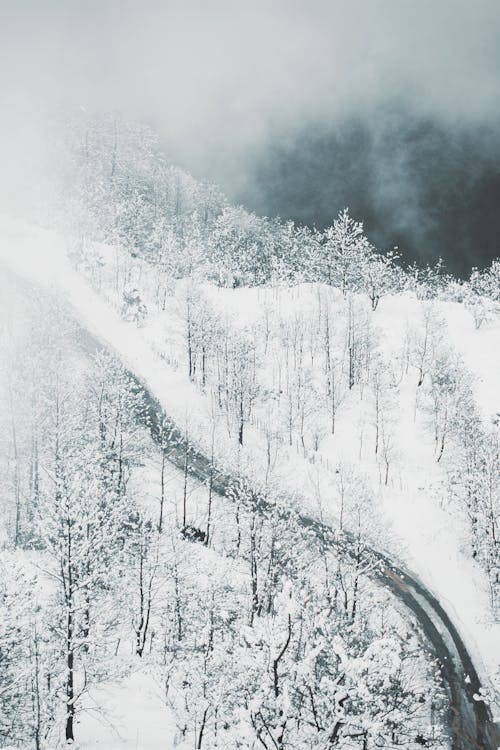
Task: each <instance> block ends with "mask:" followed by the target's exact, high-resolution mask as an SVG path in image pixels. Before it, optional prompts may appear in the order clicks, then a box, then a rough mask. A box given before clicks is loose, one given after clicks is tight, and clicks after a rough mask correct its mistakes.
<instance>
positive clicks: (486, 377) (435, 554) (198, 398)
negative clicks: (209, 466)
mask: <svg viewBox="0 0 500 750" xmlns="http://www.w3.org/2000/svg"><path fill="white" fill-rule="evenodd" d="M66 244H67V243H66V241H65V239H64V238H63V237H62V236H61V235H58V234H56V233H54V232H51V231H48V230H43V229H39V228H35V227H30V226H26V225H23V224H22V223H18V222H12V221H10V220H7V219H4V220H3V221H2V222H1V225H0V263H1V264H4V265H5V266H7V267H9V268H10V269H11V270H12V271H14V272H15V273H17V274H19V275H21V276H23V277H24V278H26V279H28V280H30V281H32V282H33V283H36V284H43V285H45V286H47V287H49V288H51V289H54V290H56V291H58V292H60V293H62V294H63V295H64V296H65V297H66V298H67V300H68V301H69V302H70V303H71V305H72V307H73V308H74V310H75V311H76V314H77V316H78V318H79V319H80V321H81V323H82V325H83V326H85V327H87V328H88V329H89V330H90V331H92V332H93V333H94V334H95V335H96V336H97V337H98V338H99V339H100V340H102V341H103V342H104V343H106V344H107V345H109V346H110V347H111V348H112V349H114V350H115V351H116V353H117V354H118V355H119V356H120V358H121V359H122V360H123V362H124V363H125V364H126V365H127V367H128V368H130V370H131V371H133V372H134V373H135V374H136V375H137V376H138V377H139V378H141V379H142V380H143V381H144V382H145V383H147V385H148V387H149V389H150V390H151V392H152V393H153V394H154V395H155V396H156V397H157V398H158V399H159V401H160V402H161V404H162V405H163V406H164V408H165V411H166V412H167V413H168V414H169V415H171V416H172V417H173V418H174V420H176V421H177V423H178V424H179V426H180V427H181V428H183V429H187V430H188V431H189V433H190V435H194V436H195V439H197V440H198V441H199V443H200V444H202V445H203V444H204V445H205V446H207V445H208V443H209V439H210V435H209V432H210V430H209V416H210V412H211V402H210V398H209V397H208V396H207V395H204V394H203V393H202V392H201V391H200V390H199V389H198V388H197V387H196V386H195V385H194V384H193V383H192V382H190V381H189V379H188V377H187V374H185V367H183V366H182V365H183V361H184V359H185V352H184V351H183V344H182V330H183V321H182V316H181V313H180V308H181V304H180V299H181V298H182V282H179V283H178V285H177V286H178V288H177V290H174V293H173V295H172V297H171V298H170V299H169V300H168V303H167V306H166V310H165V312H162V313H160V314H156V315H155V314H151V315H150V316H149V317H148V318H147V320H146V322H145V324H144V325H142V326H140V327H139V326H137V325H136V324H135V323H131V322H125V321H124V320H122V319H121V317H120V315H119V313H118V311H117V301H116V300H114V299H113V297H112V294H111V293H108V296H107V297H106V296H105V295H103V294H98V293H97V292H96V291H94V289H93V288H92V287H91V286H90V284H89V283H88V282H87V281H86V280H85V279H84V277H83V276H82V275H80V274H79V273H78V272H77V271H76V270H75V269H74V268H73V267H72V265H71V264H70V262H69V260H68V259H67V256H66ZM100 251H101V252H102V255H103V257H104V259H105V261H107V262H109V263H111V258H112V256H113V254H114V250H113V249H110V248H102V247H101V248H100ZM203 291H204V294H205V296H206V298H207V299H209V300H210V303H211V304H212V305H213V306H214V307H216V308H217V309H218V310H220V312H221V314H222V315H223V316H225V318H226V319H227V320H228V321H230V325H233V326H234V327H235V329H237V328H238V327H240V328H242V327H244V326H245V325H252V324H253V323H255V322H256V321H257V320H258V319H259V318H261V317H262V315H263V313H264V311H265V310H266V309H272V310H273V312H274V313H276V312H278V311H279V314H280V316H282V317H284V318H286V317H287V316H292V317H293V316H294V315H296V314H299V313H300V314H306V313H307V311H308V310H310V309H311V308H312V306H313V304H314V297H315V293H316V292H315V290H314V289H313V288H312V287H311V286H309V285H302V286H298V287H294V288H291V289H280V290H276V289H268V288H266V289H264V288H252V289H248V288H242V289H235V290H232V289H231V290H229V289H219V288H216V287H211V286H209V285H206V284H205V285H204V286H203ZM434 304H435V309H436V311H437V313H438V314H439V315H440V316H441V317H442V318H443V320H444V321H445V323H446V328H445V332H444V335H445V338H446V339H447V340H448V342H449V343H450V344H451V346H452V347H453V348H454V349H455V350H456V351H457V352H458V353H459V354H460V355H461V357H462V359H463V361H464V363H465V365H466V367H467V369H468V370H469V371H470V372H471V373H472V375H473V378H474V382H473V390H474V395H475V398H476V401H477V404H478V406H479V408H480V410H481V412H482V414H483V416H484V419H485V420H486V421H487V420H489V419H490V418H491V416H492V415H493V414H495V413H497V412H498V411H499V409H500V404H499V397H498V394H499V388H498V380H499V373H500V317H499V316H497V317H496V319H494V320H493V321H491V322H489V323H488V324H485V325H484V326H483V327H481V328H480V329H479V330H476V329H475V327H474V322H473V319H472V316H471V315H470V313H469V312H468V311H467V310H466V309H465V308H464V307H463V305H461V304H458V303H453V302H435V303H434ZM421 314H422V302H420V301H419V300H417V299H416V298H415V297H414V296H413V295H411V294H400V295H396V296H388V297H385V298H383V299H382V300H381V301H380V305H379V308H378V309H377V310H376V311H375V313H373V318H372V320H373V325H374V326H375V327H376V329H377V331H378V336H379V337H380V350H381V351H382V352H383V353H384V356H386V357H390V356H391V352H395V351H396V350H399V349H400V348H401V344H402V341H403V338H404V336H405V331H406V330H407V328H408V326H410V325H411V326H415V325H418V321H419V320H420V318H421ZM162 353H163V355H166V357H167V358H165V356H164V357H162V356H160V355H161V354H162ZM168 360H170V362H173V364H169V361H168ZM413 376H414V373H411V374H410V375H409V376H408V377H405V378H403V379H402V381H401V384H400V387H399V392H398V393H399V395H398V409H397V418H396V419H395V433H394V449H393V456H394V457H393V466H392V468H391V480H390V482H389V483H388V485H387V486H385V485H384V483H383V482H381V481H380V465H379V463H377V461H376V460H375V459H374V458H373V457H372V456H371V453H369V452H368V450H367V448H366V445H364V444H363V437H361V438H360V434H361V436H362V435H363V424H364V420H365V421H366V415H364V413H363V410H362V409H361V407H360V404H358V403H354V402H352V403H349V402H347V403H346V404H345V405H344V406H343V408H342V410H341V411H340V412H339V415H338V427H337V429H336V434H335V435H327V436H325V438H324V439H323V440H322V442H321V446H320V449H319V456H320V458H318V460H317V461H316V462H315V463H314V465H313V464H311V462H310V461H309V460H308V459H307V458H306V457H304V456H303V455H302V454H301V453H300V451H299V452H297V451H296V450H295V448H294V447H292V448H290V449H287V450H286V451H283V455H282V456H281V458H280V463H279V466H278V467H277V469H276V472H277V477H278V479H279V480H280V482H282V485H283V488H284V489H286V490H288V491H289V492H290V493H291V494H293V493H294V492H298V493H299V494H300V496H301V497H302V498H305V502H307V503H308V504H309V510H310V512H311V513H312V514H313V513H316V512H318V492H319V494H320V496H321V502H322V507H321V511H322V513H324V515H325V518H327V519H330V520H331V521H332V523H335V521H336V519H337V518H338V507H337V506H336V501H335V500H334V499H332V498H333V497H334V492H333V488H334V483H335V474H334V472H332V471H330V469H331V468H332V467H334V466H335V465H336V463H337V462H339V461H343V462H348V463H352V464H359V463H360V458H361V459H362V462H363V471H364V473H365V474H366V476H367V481H368V482H369V483H370V485H371V486H372V488H373V492H374V495H375V498H376V504H375V509H376V518H375V517H374V519H373V521H374V523H373V526H374V530H373V543H374V544H375V543H376V544H377V545H378V546H379V547H384V548H385V549H386V550H387V552H388V553H389V554H391V555H392V556H393V557H394V559H395V560H397V561H400V562H401V563H402V564H403V565H406V566H407V567H408V569H410V570H412V571H413V572H415V573H416V574H417V575H418V576H419V577H420V578H421V580H422V582H423V583H424V584H425V586H426V587H427V588H428V589H429V590H430V591H431V592H433V593H434V594H435V596H436V597H437V598H438V600H439V601H440V603H441V604H442V605H443V607H444V608H445V610H446V611H447V612H448V614H449V615H450V617H451V619H452V621H453V622H454V623H455V624H456V626H457V628H458V630H459V631H460V634H461V635H462V637H463V639H464V641H465V643H466V645H467V647H468V649H469V650H470V653H471V654H472V656H473V659H474V660H475V663H476V667H477V669H478V672H479V673H480V675H481V676H482V679H483V680H484V685H485V686H487V685H488V682H489V680H490V679H493V678H494V675H495V673H497V671H498V669H499V665H500V650H499V649H498V644H499V643H500V624H495V623H494V622H493V620H492V616H491V607H490V603H489V595H488V588H487V582H486V578H485V575H484V574H483V572H482V570H481V568H480V567H479V565H478V564H477V563H475V562H474V561H473V560H472V558H471V556H470V553H469V551H468V549H467V539H466V536H467V529H466V525H465V520H464V518H463V517H462V516H461V514H460V513H459V512H458V510H457V508H456V507H455V506H454V505H453V504H452V503H451V502H450V501H449V500H448V499H447V493H446V487H445V484H446V475H445V469H444V467H443V465H442V464H441V463H437V462H436V460H435V456H434V446H433V437H432V435H431V432H430V430H429V428H428V426H427V425H426V423H425V420H423V419H421V418H418V417H417V419H415V398H416V387H415V386H416V378H415V377H413ZM369 429H370V428H369V425H368V426H367V427H366V431H369ZM216 445H217V452H218V457H219V458H220V459H221V460H228V457H230V460H234V455H235V454H234V446H233V445H232V444H230V442H229V441H228V438H227V436H225V435H224V431H223V429H222V428H221V431H220V435H218V438H217V441H216ZM237 460H238V461H239V462H240V464H243V465H244V466H245V467H250V466H254V468H255V471H256V473H257V474H258V472H259V471H262V466H263V455H262V450H261V447H260V442H259V425H258V420H257V421H256V423H255V424H254V425H253V426H251V427H250V428H249V429H248V431H247V444H246V446H245V448H244V450H240V451H239V453H238V459H237ZM259 467H260V469H259ZM314 487H316V488H319V489H318V490H317V493H316V496H315V492H314ZM155 690H156V688H155V687H154V685H153V683H152V682H151V681H150V680H149V678H147V677H145V676H144V675H141V674H136V675H134V676H133V677H131V678H130V679H129V680H127V682H126V684H125V685H120V686H109V688H107V689H105V688H102V690H101V692H100V695H99V696H97V695H96V696H95V698H96V701H99V700H100V699H101V698H102V699H103V701H104V702H105V703H106V704H107V705H109V707H110V714H111V715H114V716H116V724H115V723H114V722H113V724H114V725H115V726H112V724H106V723H101V722H100V721H99V718H98V717H96V718H92V719H89V718H85V719H84V723H83V724H82V731H81V737H82V740H81V743H80V746H81V748H82V750H84V749H85V750H97V749H98V748H106V750H118V748H121V749H125V748H126V749H127V750H128V749H129V748H130V750H132V749H133V748H141V747H144V748H147V749H148V750H156V748H158V750H159V749H160V747H161V748H162V750H168V748H169V747H170V745H168V744H165V737H167V736H169V737H172V736H173V729H172V724H171V721H170V719H169V716H168V713H167V712H166V711H165V707H164V706H162V707H161V711H160V709H159V706H160V704H161V701H160V700H159V698H158V696H157V694H156V693H155ZM116 727H118V728H119V729H116ZM160 738H161V739H160Z"/></svg>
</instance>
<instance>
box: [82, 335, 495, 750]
mask: <svg viewBox="0 0 500 750" xmlns="http://www.w3.org/2000/svg"><path fill="white" fill-rule="evenodd" d="M82 335H83V339H84V345H85V348H86V349H87V350H88V351H90V352H92V351H95V350H97V349H102V348H103V346H104V345H103V344H102V343H101V342H99V341H98V340H97V339H96V338H95V337H94V336H93V335H92V334H91V333H89V332H88V331H83V332H82ZM129 374H130V377H131V378H132V379H133V380H134V381H135V383H136V384H137V387H138V389H141V390H142V391H143V392H144V395H145V401H146V410H145V413H144V422H145V425H146V426H147V427H148V428H149V429H150V431H151V435H152V437H153V439H154V440H155V441H157V442H159V440H160V429H159V428H160V425H163V429H165V426H167V429H168V432H169V434H170V441H169V448H168V451H167V455H168V459H169V461H170V462H171V463H172V464H174V465H175V466H176V467H178V468H179V469H181V470H184V462H185V457H186V439H185V437H184V435H183V434H182V432H181V431H180V430H179V429H178V428H177V426H176V425H175V424H174V423H173V422H172V421H171V420H170V419H169V418H168V415H166V414H165V413H164V411H163V409H162V407H161V404H160V403H159V401H158V400H157V399H156V398H155V397H154V396H153V395H152V394H151V392H150V390H149V389H148V388H147V386H146V385H145V384H144V383H143V382H142V381H141V380H140V379H139V378H137V376H136V375H135V374H134V373H132V372H129ZM210 466H211V462H210V459H209V458H208V457H207V456H205V455H204V454H203V453H201V452H200V451H199V450H197V449H196V448H193V446H192V445H190V449H189V472H190V474H191V476H192V477H193V478H195V479H197V480H199V481H200V482H206V481H207V480H208V478H209V476H210ZM233 484H234V478H233V477H231V476H230V475H228V474H224V473H221V472H217V474H216V476H214V478H213V483H212V488H213V491H214V492H215V493H217V494H218V495H220V496H222V497H226V498H227V497H228V493H227V490H228V489H229V488H230V487H231V486H232V485H233ZM229 496H230V495H229ZM252 502H253V503H254V505H255V507H257V509H259V510H260V511H262V513H270V512H276V506H275V505H273V504H271V503H269V502H267V501H266V500H264V499H263V498H262V497H260V496H259V497H256V498H254V499H253V501H252ZM278 513H279V515H281V516H282V518H283V521H284V522H285V521H286V520H287V518H289V517H290V516H291V512H290V511H288V510H286V507H282V508H280V509H279V511H278ZM293 519H294V521H295V522H296V523H298V524H299V526H301V527H302V528H304V529H307V531H308V532H309V533H311V532H312V533H314V534H315V536H316V537H317V538H318V539H321V541H322V542H323V543H324V544H331V545H335V546H338V545H339V544H340V545H343V546H344V549H345V551H346V552H347V553H350V552H353V550H354V546H355V545H354V539H353V537H351V536H350V535H349V534H348V533H343V534H342V535H341V536H339V534H338V533H337V532H335V531H334V530H333V529H332V528H331V527H329V526H327V525H326V524H323V523H321V522H320V521H318V520H316V519H314V518H312V517H310V516H307V515H304V514H295V513H294V514H293ZM364 555H365V557H366V563H367V569H368V571H369V572H368V575H370V576H371V577H372V578H373V579H374V580H376V581H377V583H378V584H380V585H382V586H384V587H385V588H387V589H389V590H390V591H391V593H392V594H393V595H394V596H395V597H396V598H397V599H399V600H400V601H401V602H402V603H403V604H404V605H405V607H406V608H407V609H408V610H410V611H411V613H412V615H413V617H414V619H415V621H416V622H417V623H418V624H419V626H420V628H421V629H422V631H423V633H424V634H425V636H426V638H427V639H428V642H429V643H430V645H431V646H432V649H433V651H434V653H435V656H436V658H437V660H438V662H439V664H440V667H441V674H442V679H443V682H444V685H445V686H446V688H447V690H448V694H449V700H450V704H449V710H448V724H449V731H450V736H451V741H452V748H453V750H498V748H500V730H499V728H498V726H497V725H496V724H495V723H494V722H493V720H492V717H491V714H490V711H489V709H488V707H487V706H486V705H485V703H484V702H483V701H482V700H477V698H478V697H479V695H478V694H479V690H480V687H481V683H480V680H479V676H478V674H477V671H476V669H475V668H474V665H473V662H472V659H471V657H470V655H469V653H468V651H467V649H466V647H465V644H464V642H463V640H462V639H461V637H460V635H459V633H458V631H457V629H456V628H455V626H454V625H453V623H452V622H451V620H450V618H449V617H448V615H447V614H446V612H445V611H444V609H443V607H442V606H441V605H440V604H439V602H438V601H437V600H436V598H435V597H434V596H433V595H432V594H431V593H430V592H429V591H428V590H427V589H426V588H425V586H424V585H423V584H422V583H421V582H420V581H419V580H418V578H416V577H415V576H414V575H412V574H410V573H408V572H407V571H405V570H403V569H402V568H400V567H398V565H397V564H395V563H394V562H393V561H391V560H390V559H389V558H388V557H387V556H386V555H384V554H383V553H380V552H377V551H376V550H373V549H369V550H367V551H365V552H364Z"/></svg>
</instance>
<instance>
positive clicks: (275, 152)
mask: <svg viewBox="0 0 500 750" xmlns="http://www.w3.org/2000/svg"><path fill="white" fill-rule="evenodd" d="M499 157H500V138H499V137H498V135H497V134H495V133H493V132H491V131H490V130H485V129H479V130H478V129H476V130H474V131H473V132H472V131H465V129H460V127H459V126H458V125H457V124H454V126H453V129H451V127H448V126H445V125H440V124H438V123H437V122H436V121H431V120H425V119H422V118H420V119H416V118H413V117H412V116H411V115H410V114H409V113H408V112H403V111H401V110H400V109H398V108H393V109H391V108H388V109H386V110H384V112H383V113H381V114H378V115H375V116H374V117H373V118H372V119H371V120H370V118H367V117H363V120H361V119H352V120H348V121H345V122H344V124H343V125H338V126H335V127H333V126H332V127H329V126H327V125H324V124H322V125H318V126H316V127H314V128H310V127H308V128H307V129H304V130H299V131H297V132H295V133H294V134H290V133H288V134H287V133H282V134H280V135H279V136H276V137H275V138H273V140H272V142H271V143H270V144H269V146H268V149H267V151H265V152H263V153H261V154H260V155H258V156H257V158H256V161H255V164H256V166H255V167H254V177H253V182H252V183H251V184H250V185H249V187H248V188H247V189H246V190H244V191H243V192H242V194H241V195H239V196H238V199H239V200H241V201H242V202H243V203H244V204H245V205H246V206H247V207H248V208H250V209H251V210H254V211H256V212H257V213H259V214H265V215H268V216H276V215H279V216H281V217H282V218H285V219H293V220H294V221H296V222H300V223H303V224H306V225H308V226H312V225H315V226H317V227H318V228H321V229H323V228H325V227H326V226H328V225H329V224H331V221H332V217H334V216H335V215H336V214H337V213H338V211H339V210H340V209H341V208H343V207H345V206H348V207H349V209H350V212H351V214H352V215H353V216H354V217H356V218H362V219H363V222H364V225H365V228H366V230H367V233H368V234H369V236H370V237H371V238H372V240H373V241H374V242H375V244H376V245H377V246H378V247H380V248H386V249H387V248H391V249H392V248H393V247H394V246H395V245H397V246H399V249H400V250H401V251H402V253H403V254H404V257H406V258H407V259H411V260H415V261H417V262H418V263H419V264H420V263H422V262H424V263H431V264H432V263H434V262H435V261H436V260H437V259H438V258H439V257H441V258H443V260H444V262H445V265H446V269H447V270H448V271H449V272H451V273H453V274H454V275H456V276H460V277H462V278H465V277H467V276H468V274H469V273H470V269H471V267H474V266H477V267H480V268H481V267H484V266H487V265H489V264H490V263H491V261H492V259H494V258H495V257H498V254H499V236H500V211H499V205H500V167H499V164H500V159H499Z"/></svg>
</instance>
